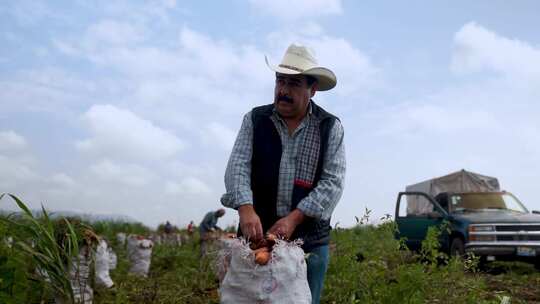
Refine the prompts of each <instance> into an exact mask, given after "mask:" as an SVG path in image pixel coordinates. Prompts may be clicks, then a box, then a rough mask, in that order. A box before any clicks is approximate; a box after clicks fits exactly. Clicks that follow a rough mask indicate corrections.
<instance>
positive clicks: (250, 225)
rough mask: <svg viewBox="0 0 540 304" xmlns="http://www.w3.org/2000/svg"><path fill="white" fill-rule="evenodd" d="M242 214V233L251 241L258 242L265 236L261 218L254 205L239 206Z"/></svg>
mask: <svg viewBox="0 0 540 304" xmlns="http://www.w3.org/2000/svg"><path fill="white" fill-rule="evenodd" d="M238 215H239V216H240V229H241V230H242V235H244V237H245V238H247V239H248V240H250V241H253V242H258V241H260V240H262V238H263V230H262V225H261V219H260V218H259V216H258V215H257V213H256V212H255V209H253V205H251V204H247V205H242V206H240V208H238Z"/></svg>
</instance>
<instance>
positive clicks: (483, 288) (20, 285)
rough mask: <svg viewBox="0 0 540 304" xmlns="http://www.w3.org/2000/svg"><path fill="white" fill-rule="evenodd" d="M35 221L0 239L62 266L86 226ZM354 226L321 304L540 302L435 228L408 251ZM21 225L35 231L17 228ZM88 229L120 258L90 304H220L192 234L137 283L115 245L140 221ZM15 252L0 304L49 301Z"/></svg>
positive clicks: (160, 248)
mask: <svg viewBox="0 0 540 304" xmlns="http://www.w3.org/2000/svg"><path fill="white" fill-rule="evenodd" d="M21 203H22V202H21ZM29 221H30V222H29ZM34 221H35V222H32V220H31V219H30V218H24V217H23V218H17V219H15V218H9V219H8V218H6V217H3V218H2V220H0V233H1V234H0V235H11V236H13V237H14V238H16V239H18V241H17V242H20V241H21V240H24V239H26V240H27V241H28V240H33V241H34V243H35V242H44V244H43V246H41V245H40V246H41V247H40V246H37V247H34V249H33V250H38V249H35V248H43V250H41V249H39V251H44V250H45V248H49V247H50V248H57V249H58V250H59V251H63V252H58V254H59V255H60V256H63V258H60V259H59V260H58V261H56V260H54V261H55V263H56V264H55V265H57V266H55V267H56V268H58V267H59V265H60V263H59V261H60V260H63V259H65V258H67V256H69V255H70V254H71V255H72V254H73V253H74V249H69V247H61V246H60V247H55V246H56V245H54V246H53V243H56V244H58V242H59V236H58V233H56V232H58V231H62V233H60V234H62V235H66V234H68V235H69V237H71V236H72V235H75V236H76V237H77V241H75V240H74V239H72V241H69V242H67V244H68V245H69V244H71V245H70V246H73V245H74V244H80V242H81V240H80V238H81V233H80V232H77V229H78V228H77V227H86V226H84V225H86V224H84V225H83V224H82V223H80V224H81V225H80V226H77V225H78V224H75V226H73V225H74V224H73V223H75V222H74V221H73V220H71V221H69V220H68V221H67V222H69V223H70V225H71V226H72V229H70V228H69V225H68V226H64V228H63V229H64V230H62V229H60V228H58V227H57V226H55V224H54V223H53V225H52V226H51V225H50V223H49V222H48V220H47V217H46V216H45V215H43V216H42V217H40V218H34ZM64 222H66V221H64ZM72 222H73V223H72ZM358 222H359V224H358V225H357V226H355V227H353V228H349V229H342V228H336V229H333V231H332V243H331V259H330V264H329V268H328V272H327V276H326V281H325V290H324V293H323V297H322V301H321V302H322V303H325V304H332V303H336V304H343V303H345V304H347V303H351V304H353V303H501V301H502V300H503V299H505V298H509V299H510V300H511V303H540V274H539V273H538V272H536V271H535V270H534V268H533V267H532V266H531V265H528V264H522V263H494V264H491V265H490V266H489V267H488V268H487V270H486V271H479V270H478V268H477V263H476V260H475V259H472V258H469V259H466V260H459V259H449V258H447V257H445V256H444V255H441V253H440V252H439V250H438V243H437V241H436V240H437V235H438V233H440V231H438V230H437V229H432V230H430V231H429V233H428V238H427V240H426V241H425V242H424V244H423V248H424V249H423V250H422V252H420V253H413V252H410V251H408V250H404V248H403V242H401V241H399V240H396V239H394V229H395V225H394V223H393V222H392V221H390V220H388V219H387V220H386V221H385V223H384V224H382V225H379V226H371V225H366V224H364V223H365V222H366V219H365V218H362V221H360V220H359V221H358ZM23 223H24V225H26V226H29V225H30V226H29V227H33V228H32V229H33V230H32V229H30V230H32V231H27V230H28V228H23V227H21V224H23ZM29 223H33V224H29ZM32 225H34V226H32ZM38 226H39V227H38ZM51 227H52V228H51ZM66 228H67V229H66ZM93 228H94V230H95V231H97V232H99V233H100V234H101V235H105V236H106V237H107V238H108V239H109V240H110V241H111V242H110V243H111V244H112V246H113V248H114V250H115V252H116V253H117V256H118V266H117V268H116V269H115V270H113V271H112V272H111V276H112V279H113V281H114V282H115V286H114V287H113V288H111V289H103V288H95V290H94V296H95V298H94V303H111V304H112V303H115V304H116V303H163V304H165V303H194V304H199V303H201V304H202V303H205V304H208V303H219V295H218V282H217V279H216V276H215V275H214V272H213V267H212V265H213V261H212V258H211V257H206V258H204V259H200V258H199V245H198V239H197V236H196V234H195V237H194V238H193V239H191V240H189V241H188V242H187V243H185V244H184V245H183V246H173V245H156V246H155V247H154V248H153V255H152V265H151V268H150V273H149V276H148V278H140V277H136V276H133V275H130V274H129V273H128V268H129V265H128V261H127V257H126V250H125V246H123V245H122V244H117V243H116V238H115V235H116V233H117V232H130V233H137V234H148V233H152V231H150V230H149V229H148V228H146V227H144V226H143V225H141V224H127V223H120V222H99V223H94V224H93ZM50 229H53V230H54V231H55V233H53V232H52V230H50ZM42 230H43V231H42ZM45 233H46V234H45ZM82 236H84V233H83V234H82ZM51 237H52V239H51ZM68 239H70V238H68ZM52 240H54V241H55V242H52ZM17 242H16V243H17ZM60 243H62V242H60ZM17 244H18V243H17ZM45 244H48V245H45ZM64 246H65V243H64ZM16 248H19V249H20V248H21V247H17V246H12V247H9V246H8V245H7V243H6V242H0V303H54V302H53V295H54V292H52V291H53V290H54V289H52V287H51V286H50V285H51V284H52V283H47V282H44V281H43V280H39V279H38V278H36V276H35V269H36V266H38V265H42V266H43V264H40V263H41V262H40V260H39V259H40V257H39V255H36V254H34V253H32V252H31V251H24V250H23V251H21V250H16ZM54 250H56V249H54ZM70 250H71V251H70ZM70 252H71V253H70ZM53 255H54V254H53ZM63 265H65V263H64V264H63ZM60 273H61V272H59V274H60ZM62 286H63V285H62Z"/></svg>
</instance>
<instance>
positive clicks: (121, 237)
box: [116, 232, 126, 246]
mask: <svg viewBox="0 0 540 304" xmlns="http://www.w3.org/2000/svg"><path fill="white" fill-rule="evenodd" d="M116 240H117V241H118V244H119V245H120V246H124V245H125V244H126V234H125V233H123V232H118V233H117V234H116Z"/></svg>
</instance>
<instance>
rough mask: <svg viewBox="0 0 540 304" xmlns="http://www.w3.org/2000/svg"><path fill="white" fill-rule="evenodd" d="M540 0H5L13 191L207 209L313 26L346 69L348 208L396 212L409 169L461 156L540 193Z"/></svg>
mask: <svg viewBox="0 0 540 304" xmlns="http://www.w3.org/2000/svg"><path fill="white" fill-rule="evenodd" d="M539 6H540V4H538V2H537V1H519V2H513V3H509V2H508V1H475V2H473V3H471V2H470V1H438V2H433V1H406V2H399V3H396V2H395V1H338V0H328V1H324V0H311V1H308V0H300V1H294V0H288V1H284V0H274V1H262V0H234V1H173V0H168V1H7V2H4V3H3V4H2V5H1V6H0V44H1V45H2V47H1V48H0V106H1V108H2V111H0V168H1V171H0V192H12V193H15V194H18V195H19V196H21V198H23V199H24V200H25V201H27V202H29V203H30V205H31V206H33V207H38V206H39V204H40V203H43V204H44V205H45V206H46V207H47V208H49V209H51V210H73V211H79V212H93V213H101V214H104V213H105V214H107V213H114V214H125V215H128V216H131V217H133V218H136V219H138V220H140V221H143V222H144V223H146V224H148V225H156V224H157V223H159V222H162V221H164V220H166V219H168V220H171V221H173V222H175V223H176V224H178V225H185V224H187V223H188V222H189V221H190V220H194V221H195V222H198V221H200V219H201V218H202V216H203V215H204V213H205V212H207V211H208V210H211V209H216V208H218V207H219V197H220V196H221V194H222V193H223V191H224V186H223V174H224V170H225V166H226V162H227V159H228V156H229V153H230V149H231V147H232V143H233V141H234V138H235V136H236V132H237V131H238V128H239V126H240V122H241V118H242V116H243V115H244V114H245V113H246V112H247V111H249V110H250V109H251V108H252V107H253V106H256V105H260V104H265V103H270V102H271V101H272V94H273V74H272V72H271V71H270V70H268V68H267V67H266V65H265V64H264V56H265V55H267V56H268V57H269V58H270V60H271V61H273V62H277V61H279V60H280V59H281V56H282V55H283V52H284V50H285V48H286V47H287V46H288V45H289V44H290V43H292V42H299V43H303V44H306V45H308V46H310V47H311V48H312V49H314V50H315V52H316V54H317V57H318V59H319V62H320V63H321V64H322V65H324V66H326V67H328V68H330V69H332V70H333V71H334V72H335V73H336V75H337V77H338V86H337V87H336V88H335V89H334V90H332V91H329V92H321V93H318V94H317V95H316V96H315V98H314V99H315V100H316V101H318V102H319V104H321V105H322V106H323V107H325V108H326V109H327V110H329V111H331V112H333V113H334V114H336V115H338V116H339V117H340V118H341V120H342V122H343V125H344V127H345V132H346V153H347V160H348V168H347V180H346V188H345V192H344V195H343V197H342V200H341V201H340V203H339V204H338V207H337V208H336V210H335V213H334V217H333V223H336V222H338V221H339V222H340V225H343V226H348V225H352V224H353V223H354V215H357V216H361V215H362V214H363V212H364V209H365V208H369V209H372V210H373V214H374V218H377V217H380V216H383V215H384V214H386V213H390V214H393V212H394V204H395V198H396V194H397V192H398V191H401V190H403V189H404V188H405V186H406V185H408V184H412V183H416V182H419V181H422V180H425V179H428V178H431V177H435V176H441V175H445V174H447V173H451V172H454V171H457V170H460V169H462V168H465V169H468V170H471V171H474V172H478V173H482V174H486V175H491V176H495V177H498V178H499V181H500V182H501V185H502V186H503V188H504V189H506V190H508V191H512V192H514V194H516V195H517V196H518V197H519V198H521V200H522V201H523V202H524V203H525V205H526V206H528V207H529V209H540V201H539V200H538V199H537V196H536V195H535V193H536V192H537V189H538V183H539V181H540V120H538V116H539V114H540V105H539V104H538V99H539V97H540V72H539V71H540V38H539V36H538V31H537V29H538V28H540V21H539V20H540V19H538V16H537V15H538V14H537V12H538V11H540V7H539ZM0 204H2V207H6V208H12V207H13V206H10V205H11V203H8V202H7V201H5V202H1V203H0ZM235 220H236V215H235V212H232V211H231V212H228V213H227V215H226V217H225V218H224V220H223V222H224V224H230V223H233V222H234V221H235Z"/></svg>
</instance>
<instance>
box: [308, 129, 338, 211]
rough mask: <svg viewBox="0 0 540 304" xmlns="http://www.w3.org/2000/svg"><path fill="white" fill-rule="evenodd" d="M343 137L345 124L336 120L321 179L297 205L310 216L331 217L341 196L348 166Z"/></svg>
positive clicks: (330, 136)
mask: <svg viewBox="0 0 540 304" xmlns="http://www.w3.org/2000/svg"><path fill="white" fill-rule="evenodd" d="M343 137H344V131H343V126H342V125H341V122H340V121H339V120H336V121H335V123H334V125H333V127H332V129H331V131H330V134H329V137H328V147H327V150H326V154H325V156H324V160H323V161H324V163H323V169H322V172H321V179H320V180H319V182H318V183H317V186H316V187H315V188H314V189H313V190H312V191H311V192H310V193H309V195H308V196H306V197H305V198H304V199H302V200H301V201H300V202H299V203H298V206H297V208H298V209H300V210H301V211H302V212H303V213H304V214H305V215H307V216H309V217H313V218H316V219H325V220H327V219H329V218H330V216H331V215H332V212H333V211H334V208H335V207H336V205H337V203H338V201H339V199H340V198H341V194H342V193H343V185H344V180H345V167H346V162H345V146H344V142H343Z"/></svg>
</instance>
